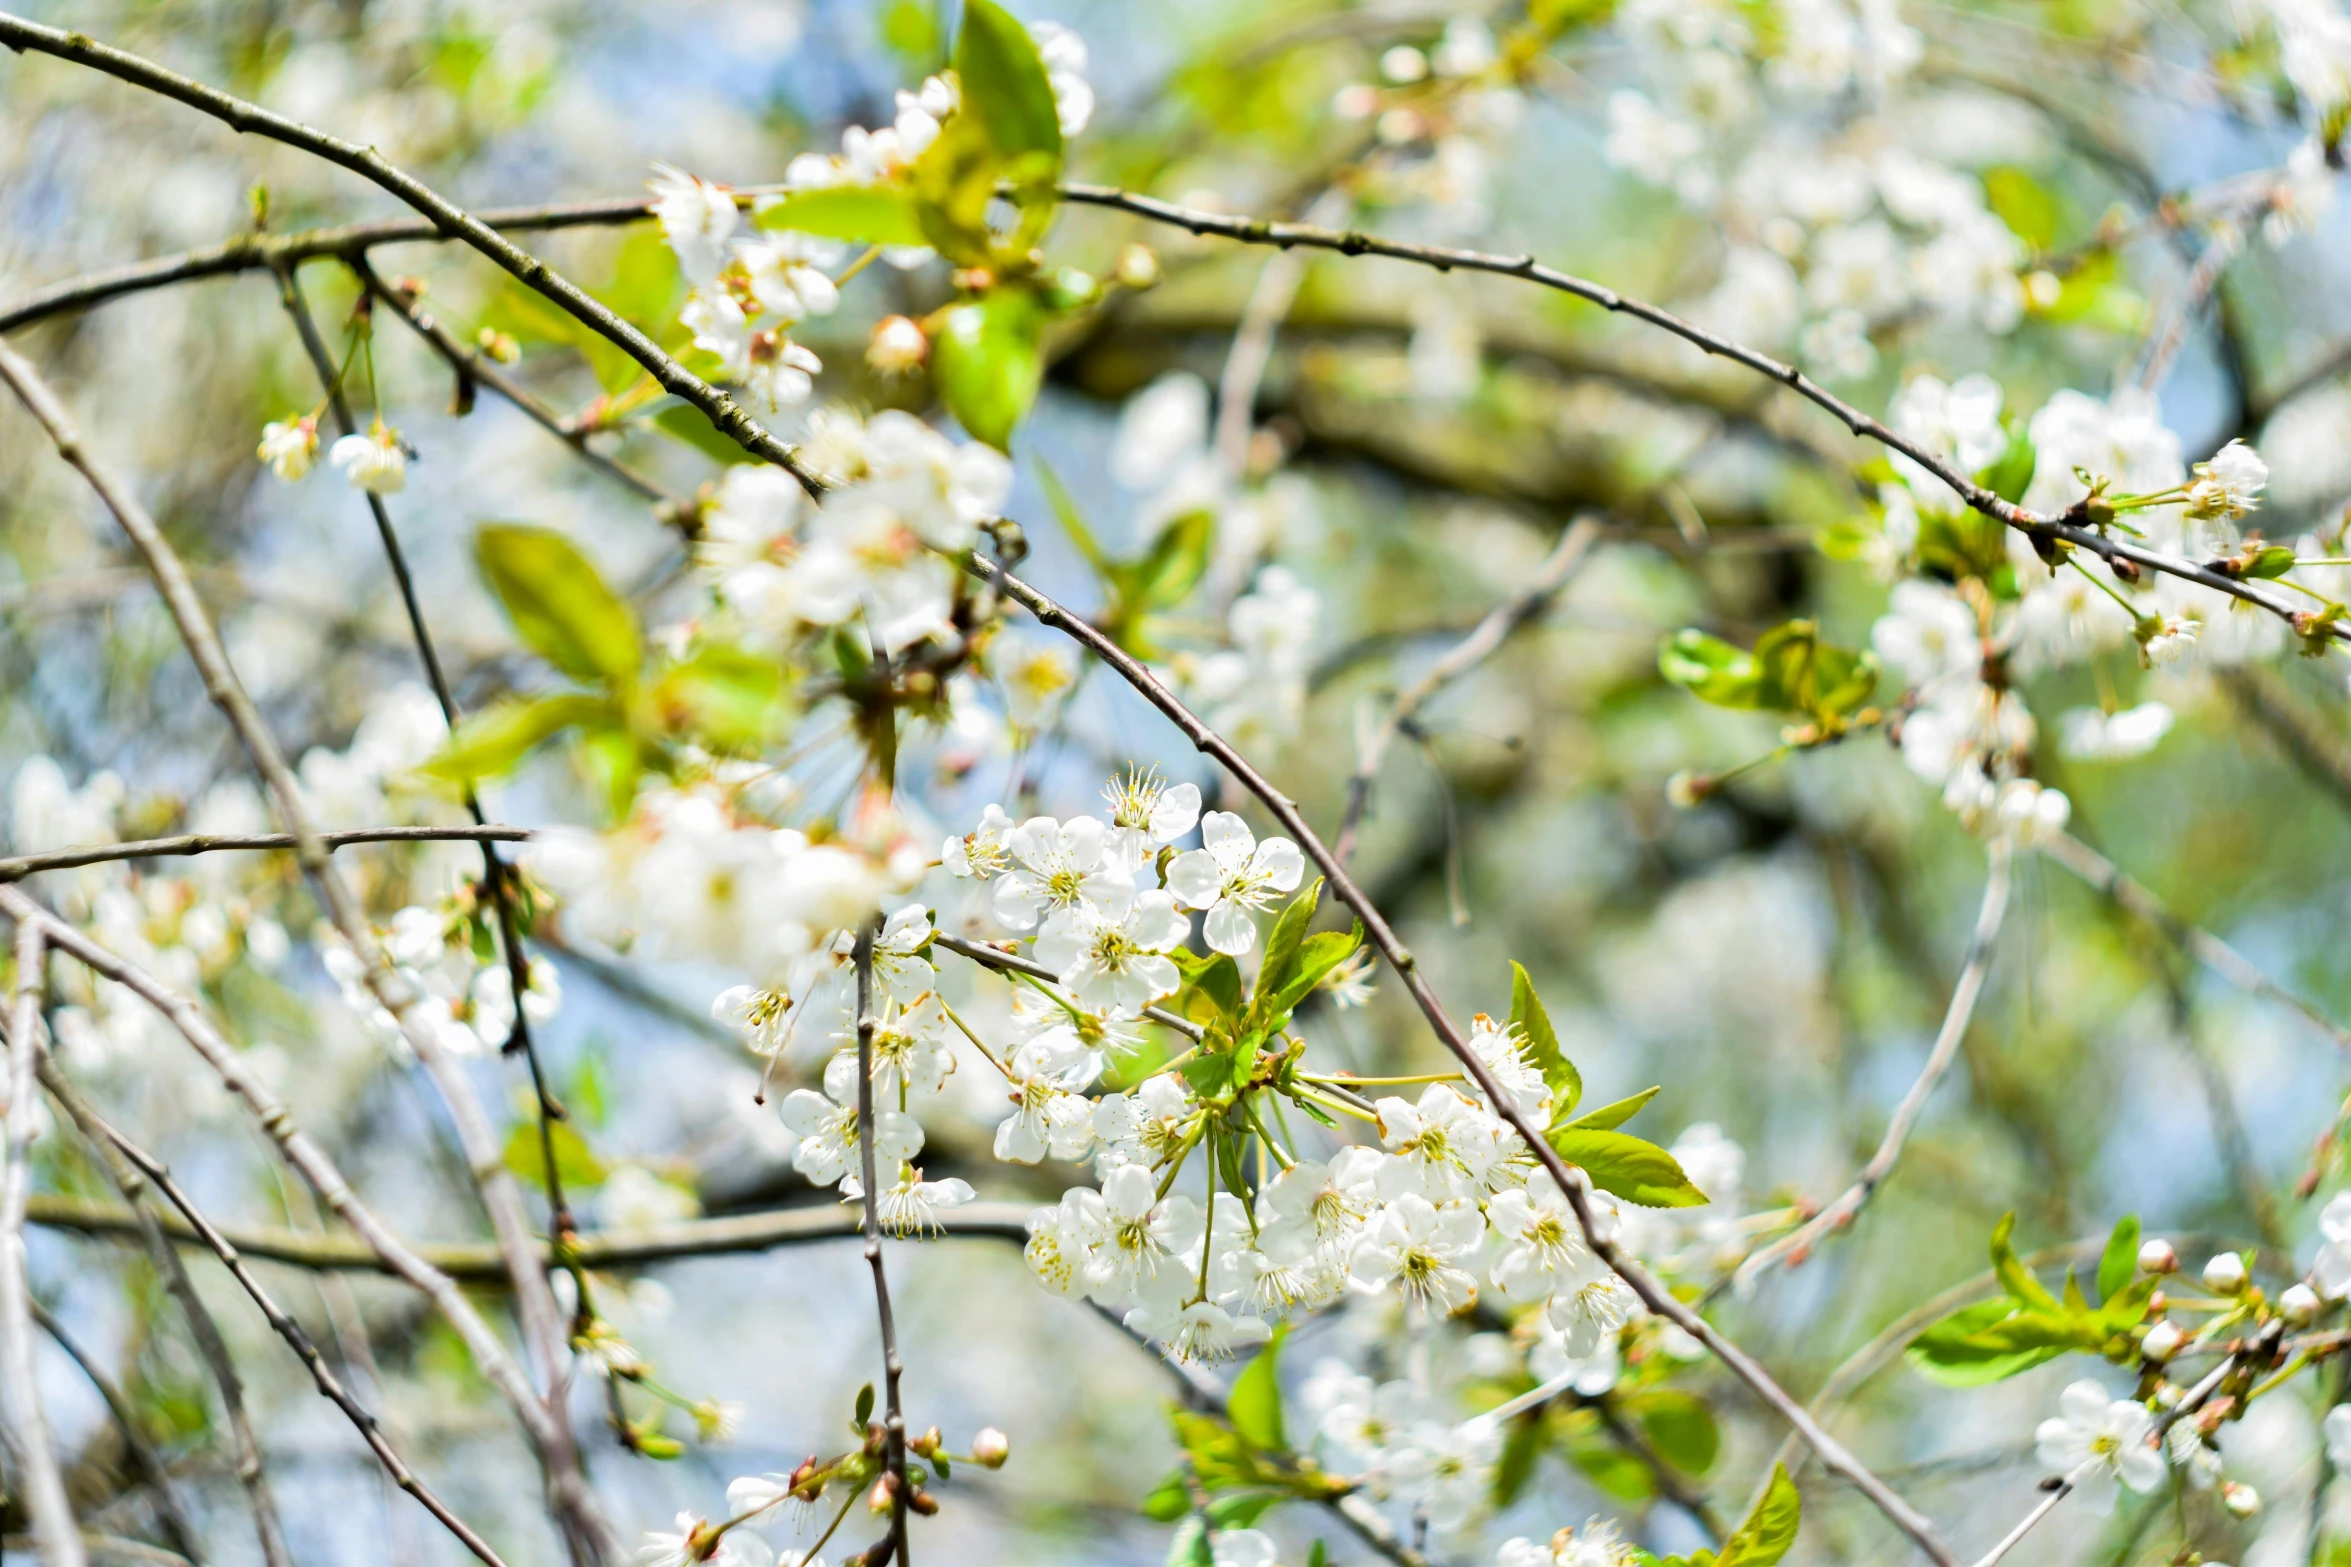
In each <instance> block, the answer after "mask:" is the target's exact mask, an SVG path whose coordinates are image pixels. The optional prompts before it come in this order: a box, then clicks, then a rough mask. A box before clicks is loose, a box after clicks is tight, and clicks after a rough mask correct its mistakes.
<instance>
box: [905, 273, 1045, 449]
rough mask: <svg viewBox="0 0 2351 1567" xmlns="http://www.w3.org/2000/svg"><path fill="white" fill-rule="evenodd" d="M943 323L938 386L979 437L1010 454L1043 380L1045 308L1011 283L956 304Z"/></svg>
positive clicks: (937, 340)
mask: <svg viewBox="0 0 2351 1567" xmlns="http://www.w3.org/2000/svg"><path fill="white" fill-rule="evenodd" d="M938 320H939V324H938V330H937V331H936V332H935V333H934V334H933V337H932V343H931V384H932V385H933V386H935V387H936V388H938V392H939V399H940V401H942V402H944V403H945V404H946V405H947V410H948V412H950V413H952V414H954V415H955V418H956V420H957V421H958V422H959V423H960V424H962V426H963V428H964V429H965V430H967V431H969V432H970V434H971V436H972V438H973V439H974V440H978V441H984V442H986V443H987V444H988V445H990V446H993V447H995V448H996V449H997V450H999V451H1005V450H1009V449H1010V446H1011V442H1012V429H1013V426H1014V425H1017V424H1018V423H1020V420H1021V416H1022V415H1024V414H1026V413H1027V412H1028V411H1029V405H1030V404H1032V403H1034V402H1035V401H1036V400H1037V388H1038V387H1039V386H1040V385H1042V384H1043V381H1044V374H1045V368H1044V357H1043V355H1042V353H1041V351H1040V349H1039V338H1040V336H1041V335H1042V333H1043V332H1044V329H1045V310H1044V307H1043V306H1042V305H1041V304H1040V303H1039V302H1038V300H1037V296H1036V295H1035V294H1034V293H1033V292H1031V291H1030V290H1029V289H1028V288H1027V287H1025V286H1023V285H1021V284H1018V283H1010V284H1003V285H1000V286H998V287H996V288H992V289H990V290H988V292H986V293H985V294H982V295H981V296H980V297H979V298H977V299H971V300H966V301H964V302H963V303H962V304H959V305H950V306H949V307H948V308H947V309H946V310H945V311H943V312H942V313H941V314H940V316H939V318H938Z"/></svg>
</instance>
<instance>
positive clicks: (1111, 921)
mask: <svg viewBox="0 0 2351 1567" xmlns="http://www.w3.org/2000/svg"><path fill="white" fill-rule="evenodd" d="M1190 930H1191V925H1190V922H1189V921H1188V920H1186V919H1185V918H1184V917H1183V915H1181V914H1179V913H1177V912H1176V906H1175V900H1173V899H1172V898H1170V897H1169V896H1168V895H1167V894H1166V893H1164V892H1156V891H1154V892H1146V893H1144V894H1143V895H1142V896H1140V897H1138V898H1136V899H1135V900H1134V902H1133V903H1131V904H1130V905H1128V906H1127V908H1126V909H1125V910H1124V911H1123V912H1122V913H1121V914H1119V915H1118V916H1116V917H1110V916H1107V915H1104V914H1100V913H1095V912H1090V911H1089V910H1087V909H1084V908H1066V909H1063V910H1061V911H1060V912H1059V913H1057V914H1055V915H1054V916H1053V917H1052V918H1051V919H1049V920H1047V921H1046V922H1045V928H1044V929H1043V930H1041V931H1039V932H1038V933H1037V946H1036V953H1037V961H1038V962H1040V963H1043V964H1045V965H1047V966H1048V967H1050V968H1054V969H1057V970H1059V971H1060V974H1061V983H1062V984H1063V986H1065V987H1066V988H1067V989H1068V991H1069V993H1070V994H1071V995H1072V996H1075V997H1076V998H1077V1001H1078V1004H1079V1005H1080V1006H1083V1007H1087V1008H1090V1009H1093V1010H1095V1011H1101V1012H1108V1013H1112V1014H1125V1015H1127V1016H1133V1015H1134V1014H1137V1013H1139V1012H1141V1011H1142V1010H1143V1008H1145V1007H1147V1006H1149V1005H1150V1004H1151V1003H1152V1002H1154V1001H1156V1000H1158V999H1159V998H1160V997H1161V996H1165V995H1169V994H1172V993H1173V992H1174V990H1175V988H1176V987H1177V986H1178V985H1179V984H1181V983H1182V981H1183V975H1182V973H1181V971H1180V970H1178V969H1177V968H1176V966H1175V961H1174V960H1173V959H1172V958H1169V957H1167V956H1166V953H1167V952H1169V951H1170V950H1171V949H1173V948H1175V947H1178V946H1181V945H1182V944H1183V940H1184V937H1185V936H1186V935H1188V934H1189V933H1190Z"/></svg>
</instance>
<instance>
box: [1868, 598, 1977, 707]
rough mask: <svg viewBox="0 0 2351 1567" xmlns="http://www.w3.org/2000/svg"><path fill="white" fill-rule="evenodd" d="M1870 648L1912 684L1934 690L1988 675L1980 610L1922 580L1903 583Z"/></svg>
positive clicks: (1875, 629)
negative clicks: (1977, 611)
mask: <svg viewBox="0 0 2351 1567" xmlns="http://www.w3.org/2000/svg"><path fill="white" fill-rule="evenodd" d="M1869 642H1870V646H1871V647H1873V648H1875V649H1876V650H1877V655H1878V657H1880V658H1882V659H1884V660H1885V661H1886V662H1887V663H1888V664H1889V665H1891V666H1892V667H1893V668H1894V669H1895V671H1896V672H1898V673H1899V674H1900V675H1901V676H1902V677H1903V679H1905V680H1906V681H1908V682H1909V684H1910V686H1911V688H1912V689H1913V690H1916V691H1919V692H1922V693H1932V692H1935V691H1937V690H1940V689H1942V688H1943V687H1945V686H1946V685H1950V684H1955V683H1956V684H1973V683H1976V682H1980V681H1981V680H1982V679H1983V669H1984V642H1983V636H1982V633H1981V631H1980V630H1979V629H1978V627H1977V624H1976V613H1975V611H1974V610H1973V609H1970V608H1969V607H1968V605H1967V601H1966V600H1964V599H1962V598H1961V597H1960V596H1959V595H1958V594H1956V593H1954V592H1952V591H1951V590H1950V589H1948V588H1945V587H1941V586H1939V585H1937V584H1935V583H1931V582H1924V581H1921V580H1919V579H1917V578H1910V579H1908V580H1905V581H1902V582H1898V583H1896V584H1895V585H1894V591H1893V594H1892V596H1891V598H1890V600H1889V602H1888V604H1887V608H1886V613H1885V614H1883V615H1881V616H1879V617H1878V620H1877V623H1876V624H1875V625H1873V626H1871V627H1870V632H1869Z"/></svg>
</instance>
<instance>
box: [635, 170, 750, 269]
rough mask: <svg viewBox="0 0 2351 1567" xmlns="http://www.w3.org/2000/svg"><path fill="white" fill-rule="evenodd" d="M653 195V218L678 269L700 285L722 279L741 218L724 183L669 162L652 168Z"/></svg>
mask: <svg viewBox="0 0 2351 1567" xmlns="http://www.w3.org/2000/svg"><path fill="white" fill-rule="evenodd" d="M647 188H648V189H649V190H651V191H652V192H653V219H654V221H655V222H657V223H659V224H660V225H661V237H662V238H663V239H665V240H667V241H668V242H669V248H670V249H671V251H673V252H674V253H675V254H676V256H677V258H678V270H680V271H681V272H683V273H685V274H686V277H687V279H688V280H689V281H691V282H693V283H695V284H696V285H701V284H706V283H709V282H710V281H712V280H713V279H715V278H716V277H717V276H718V273H719V269H720V268H721V267H723V266H724V265H725V264H726V259H727V252H726V243H727V239H728V238H729V236H731V235H732V234H733V233H734V232H735V225H736V224H737V223H738V222H740V221H741V219H742V214H741V213H739V212H737V211H736V210H735V198H734V196H733V195H732V194H731V193H730V192H729V191H728V190H727V189H726V188H725V187H724V186H721V185H713V184H711V183H710V182H709V181H708V180H704V179H698V178H696V177H695V176H694V175H691V174H688V173H686V172H685V171H684V170H683V169H676V168H672V167H671V166H670V165H668V164H666V163H656V164H654V165H653V178H652V179H651V180H650V181H649V182H647Z"/></svg>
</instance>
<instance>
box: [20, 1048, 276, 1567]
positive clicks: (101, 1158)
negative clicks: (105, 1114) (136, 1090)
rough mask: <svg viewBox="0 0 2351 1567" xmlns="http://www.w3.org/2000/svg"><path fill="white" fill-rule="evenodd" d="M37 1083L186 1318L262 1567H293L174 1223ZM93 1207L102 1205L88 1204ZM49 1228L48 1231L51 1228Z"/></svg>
mask: <svg viewBox="0 0 2351 1567" xmlns="http://www.w3.org/2000/svg"><path fill="white" fill-rule="evenodd" d="M41 1082H42V1083H43V1085H44V1086H46V1087H47V1088H48V1090H49V1094H50V1097H51V1098H53V1099H55V1100H56V1101H57V1103H58V1105H59V1107H60V1108H62V1109H63V1110H64V1111H65V1113H66V1116H67V1118H68V1119H70V1120H71V1121H72V1122H73V1123H74V1126H75V1128H76V1129H77V1130H78V1131H80V1133H81V1135H82V1140H83V1141H84V1142H86V1143H88V1144H89V1145H90V1148H91V1150H92V1152H94V1153H95V1154H96V1155H97V1157H98V1166H99V1168H100V1169H102V1170H104V1171H105V1172H106V1178H107V1180H108V1181H109V1182H110V1183H111V1184H112V1185H113V1187H114V1189H115V1191H116V1192H118V1193H120V1194H121V1196H122V1200H123V1203H124V1204H125V1206H124V1207H122V1208H120V1209H108V1210H107V1211H108V1212H110V1213H111V1214H112V1215H113V1216H114V1217H115V1218H116V1219H117V1220H118V1221H120V1224H121V1228H120V1230H119V1231H118V1232H117V1233H120V1234H123V1235H126V1236H127V1235H136V1236H138V1237H139V1239H140V1240H141V1241H142V1242H143V1243H144V1245H145V1248H146V1252H147V1257H148V1260H149V1261H150V1262H152V1263H153V1264H154V1266H155V1271H156V1274H157V1276H158V1277H160V1278H161V1279H162V1280H163V1285H164V1288H165V1289H166V1290H168V1291H170V1293H171V1297H172V1299H173V1300H175V1301H177V1302H178V1303H179V1307H180V1311H181V1314H182V1315H184V1316H185V1317H186V1318H187V1319H188V1335H189V1337H191V1338H192V1339H194V1340H195V1342H196V1352H197V1354H198V1355H199V1356H200V1357H201V1358H202V1359H203V1361H204V1365H205V1369H206V1370H207V1371H208V1372H209V1373H210V1374H211V1377H212V1381H213V1386H214V1387H215V1388H216V1389H218V1390H219V1393H220V1407H221V1418H222V1420H223V1421H224V1422H225V1423H226V1424H227V1426H228V1428H229V1453H230V1458H231V1462H232V1464H233V1466H234V1468H235V1470H236V1474H237V1483H238V1484H239V1485H240V1486H242V1487H243V1488H244V1492H245V1503H246V1508H247V1510H248V1511H250V1512H251V1513H252V1515H253V1532H254V1535H255V1536H256V1538H257V1539H258V1540H259V1542H260V1545H261V1559H262V1562H263V1564H264V1567H293V1559H294V1558H293V1553H292V1552H291V1551H290V1550H289V1549H288V1548H287V1545H286V1531H285V1527H284V1525H283V1524H281V1523H280V1522H279V1520H278V1508H277V1499H276V1498H275V1497H274V1496H272V1495H271V1494H270V1488H269V1474H268V1471H267V1470H265V1469H264V1468H263V1467H262V1462H261V1443H260V1441H259V1440H258V1439H257V1438H256V1437H255V1436H254V1434H253V1421H252V1419H251V1417H250V1416H249V1415H247V1414H246V1412H245V1385H244V1383H243V1382H242V1381H241V1380H240V1379H239V1378H238V1376H237V1366H236V1362H235V1361H234V1360H233V1359H232V1358H230V1355H229V1346H228V1342H227V1340H225V1339H223V1338H222V1337H221V1332H220V1325H219V1324H218V1323H217V1322H215V1321H214V1320H213V1316H212V1310H211V1308H210V1307H208V1306H206V1305H205V1304H204V1300H203V1297H202V1296H200V1295H198V1294H197V1293H196V1284H195V1281H194V1280H193V1279H191V1278H189V1277H188V1270H187V1268H186V1267H185V1266H184V1265H182V1263H181V1262H180V1255H179V1253H178V1252H177V1251H174V1250H173V1249H172V1243H171V1239H170V1238H169V1237H168V1236H167V1235H166V1233H165V1231H166V1226H167V1225H168V1224H169V1223H170V1222H172V1221H170V1220H169V1219H167V1218H166V1217H164V1216H161V1215H158V1214H157V1213H156V1212H155V1211H154V1208H153V1206H152V1204H151V1203H150V1202H149V1200H148V1187H147V1178H146V1177H145V1176H143V1175H141V1174H140V1173H139V1171H138V1167H137V1166H135V1165H133V1164H132V1163H131V1162H130V1161H129V1160H127V1159H125V1158H124V1157H123V1156H122V1154H121V1153H120V1152H119V1151H118V1150H117V1149H116V1148H115V1146H114V1144H112V1143H111V1142H108V1141H107V1140H106V1138H105V1136H104V1135H103V1134H101V1133H100V1132H99V1130H98V1127H97V1124H96V1119H95V1117H94V1116H93V1115H92V1114H91V1113H90V1108H89V1106H88V1104H86V1103H85V1102H84V1101H83V1099H82V1097H81V1095H80V1094H78V1093H76V1092H75V1091H74V1090H73V1088H72V1086H71V1085H70V1084H68V1083H67V1082H66V1081H65V1079H64V1078H63V1077H61V1076H60V1075H59V1074H58V1073H57V1071H56V1070H55V1069H54V1067H53V1066H52V1065H51V1064H50V1063H48V1062H43V1063H42V1068H41ZM56 1200H57V1199H55V1198H50V1197H44V1196H42V1195H41V1194H39V1193H37V1192H36V1193H34V1194H33V1195H32V1196H31V1197H30V1198H28V1199H27V1204H28V1206H27V1209H26V1218H27V1219H28V1220H29V1221H30V1222H32V1223H34V1224H44V1225H49V1224H51V1223H52V1221H50V1220H49V1219H46V1218H44V1217H43V1216H42V1211H43V1209H44V1207H45V1206H46V1205H48V1204H50V1203H53V1202H55V1201H56ZM91 1206H93V1207H100V1206H103V1205H101V1204H93V1205H91ZM52 1227H54V1226H52ZM184 1238H185V1240H187V1241H188V1242H190V1243H194V1244H201V1240H200V1237H198V1236H197V1234H196V1232H195V1231H194V1230H193V1229H189V1230H187V1231H186V1233H185V1237H184Z"/></svg>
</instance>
